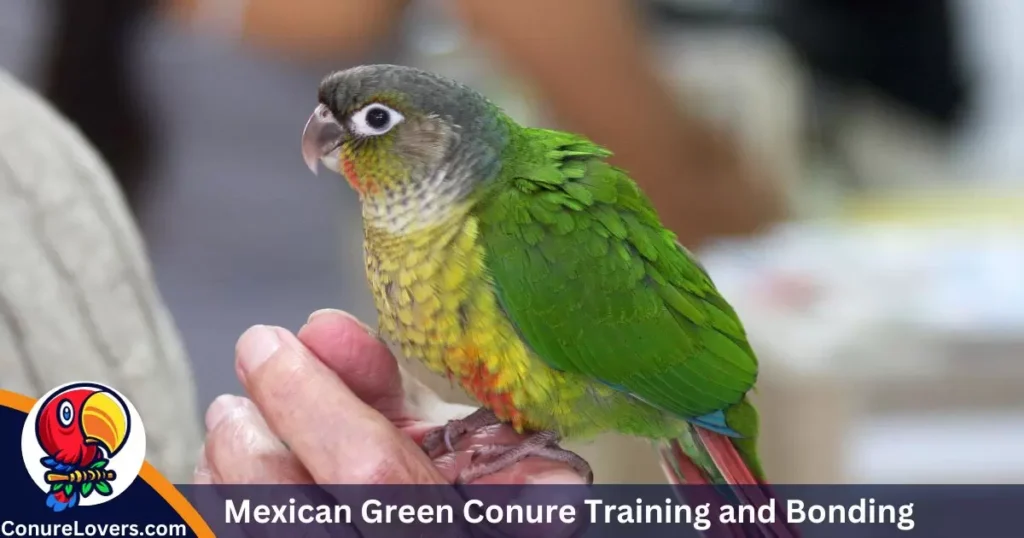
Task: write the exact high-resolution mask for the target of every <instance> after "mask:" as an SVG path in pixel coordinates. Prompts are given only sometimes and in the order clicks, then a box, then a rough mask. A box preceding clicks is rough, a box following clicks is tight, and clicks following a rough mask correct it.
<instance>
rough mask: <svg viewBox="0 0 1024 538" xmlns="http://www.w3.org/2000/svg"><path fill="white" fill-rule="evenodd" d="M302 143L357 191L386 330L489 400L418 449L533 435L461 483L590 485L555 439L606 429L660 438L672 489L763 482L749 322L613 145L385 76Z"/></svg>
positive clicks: (389, 70) (323, 104) (407, 72)
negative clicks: (578, 481)
mask: <svg viewBox="0 0 1024 538" xmlns="http://www.w3.org/2000/svg"><path fill="white" fill-rule="evenodd" d="M595 113H600V111H595ZM302 148H303V156H304V158H305V160H306V163H307V165H309V167H310V168H311V169H312V170H313V172H314V173H315V172H316V170H317V164H318V162H323V163H324V164H325V165H326V166H327V167H329V168H330V169H332V170H334V171H336V172H338V173H340V174H342V175H344V177H345V178H346V179H347V180H348V182H349V183H350V184H351V185H352V187H353V188H354V189H355V190H356V191H357V192H358V193H359V196H360V199H361V201H362V215H363V224H364V235H365V237H364V244H365V259H366V274H367V277H368V279H369V283H370V287H371V289H372V291H373V294H374V297H375V300H376V306H377V310H378V314H379V326H380V333H381V336H382V337H383V338H385V339H386V340H388V341H389V342H391V343H392V344H394V345H396V346H397V347H399V348H400V349H401V351H402V353H403V354H404V355H405V356H406V357H408V358H410V359H416V360H419V361H422V362H423V363H425V364H426V365H427V366H428V367H429V368H430V369H432V370H433V371H435V372H437V373H440V374H443V375H445V376H448V377H449V378H451V379H452V380H454V381H455V382H457V383H459V384H460V385H461V386H462V387H463V388H464V389H465V390H466V391H467V392H468V393H469V394H470V395H472V396H473V397H474V398H475V399H476V400H477V401H479V402H480V404H481V405H482V408H481V410H480V411H477V412H476V413H473V414H472V415H470V416H469V417H467V418H465V419H462V420H457V421H453V422H451V423H449V424H448V425H447V426H445V427H443V428H440V429H438V430H437V431H436V432H433V433H432V434H431V435H428V436H427V438H426V440H425V441H424V446H425V448H426V449H428V451H431V452H436V451H437V450H438V449H444V448H446V447H447V448H448V449H450V447H451V442H452V441H453V439H455V438H457V437H459V436H461V435H465V434H466V433H468V432H470V431H473V430H475V429H477V428H480V427H483V426H485V425H490V424H495V423H498V422H505V423H509V424H511V425H512V426H513V427H515V428H516V429H517V430H519V431H521V432H531V433H530V436H529V437H527V438H526V440H525V441H524V442H523V443H522V444H520V445H516V446H501V447H488V448H486V449H484V450H483V451H482V456H484V457H482V458H477V463H476V464H475V465H473V466H471V467H469V468H468V469H466V471H465V472H464V473H463V475H462V476H461V477H460V480H462V481H471V480H473V479H475V478H478V477H479V476H482V475H485V474H489V473H492V472H495V471H497V470H499V469H501V468H504V467H506V466H508V465H511V464H514V463H516V462H517V461H519V460H521V459H522V458H525V457H527V456H542V457H548V458H552V459H558V460H560V461H563V462H566V463H568V464H570V465H573V466H574V467H575V468H577V469H578V470H580V472H581V473H584V474H585V475H588V476H589V475H590V470H589V466H588V465H587V464H586V462H585V461H583V460H582V459H581V458H580V457H579V456H578V455H576V454H573V453H571V452H568V451H565V450H563V449H561V448H559V446H558V445H557V442H558V441H559V440H561V439H566V438H571V439H576V438H585V437H589V436H593V435H596V434H599V433H603V432H611V431H614V432H620V433H624V434H628V435H633V436H638V437H644V438H647V439H651V440H653V441H655V442H656V443H658V444H659V446H660V447H661V453H662V456H663V459H664V467H665V468H666V471H667V473H668V474H669V476H670V478H672V479H673V480H674V481H675V482H678V483H689V484H701V483H716V484H729V485H733V486H736V485H742V484H763V483H764V481H765V480H764V473H763V471H762V469H761V464H760V462H759V461H758V456H757V436H758V416H757V412H756V410H755V409H754V406H753V405H751V403H750V401H749V400H748V399H747V393H748V392H749V391H750V390H751V388H753V386H754V383H755V381H756V379H757V372H758V365H757V358H756V357H755V355H754V352H753V351H752V350H751V348H750V345H749V344H748V343H747V338H746V334H745V332H744V329H743V327H742V325H741V323H740V321H739V319H737V316H736V314H735V312H734V311H733V309H732V308H731V307H730V306H729V304H728V303H727V302H726V301H725V299H723V298H722V296H721V295H720V294H719V292H718V291H717V290H716V289H715V286H714V284H713V283H712V281H711V279H710V278H709V277H708V275H707V273H706V272H705V271H704V269H703V268H702V267H701V265H700V264H699V263H698V262H697V261H696V260H695V259H694V258H693V256H692V255H691V254H690V253H689V252H688V251H687V250H686V249H685V248H683V247H682V246H681V245H679V244H678V243H677V241H676V236H675V235H674V234H673V233H672V232H670V231H669V230H667V229H665V227H664V226H663V225H662V224H661V221H660V220H659V218H658V215H657V214H656V213H655V211H654V209H653V208H652V206H651V203H650V201H649V200H648V198H647V197H646V196H645V195H644V194H643V193H642V192H641V191H640V189H639V188H638V187H637V185H636V183H634V182H633V180H631V179H630V177H629V175H628V174H627V173H626V172H625V171H623V170H621V169H619V168H616V167H615V166H612V165H610V164H609V163H608V162H607V158H608V156H609V155H610V154H611V153H610V152H609V151H608V150H606V149H604V148H602V147H600V146H598V145H596V144H594V143H593V142H591V141H589V140H587V139H586V138H584V137H582V136H579V135H575V134H571V133H566V132H559V131H554V130H547V129H535V128H530V127H524V126H522V125H519V124H518V123H516V122H515V121H514V120H513V119H511V118H510V117H508V116H507V115H506V114H505V113H504V112H503V111H502V110H501V109H499V108H498V107H497V106H495V105H494V104H492V103H491V102H490V101H488V100H487V99H486V98H485V97H484V96H482V95H480V94H479V93H477V92H476V91H474V90H472V89H470V88H468V87H466V86H464V85H461V84H458V83H456V82H454V81H451V80H447V79H445V78H442V77H440V76H437V75H434V74H431V73H427V72H424V71H420V70H417V69H413V68H409V67H400V66H391V65H374V66H362V67H357V68H353V69H349V70H346V71H341V72H337V73H334V74H332V75H330V76H328V77H327V78H326V79H324V80H323V82H322V83H321V85H320V88H319V106H317V108H316V110H315V111H314V112H313V115H312V116H311V117H310V119H309V121H308V123H307V124H306V130H305V132H304V133H303V141H302ZM753 489H755V490H757V491H758V492H764V491H766V490H762V489H761V488H760V487H754V488H753ZM725 491H733V492H734V494H735V495H736V496H737V497H741V498H750V497H751V494H750V488H740V487H734V488H732V490H729V489H728V488H727V489H726V490H725ZM758 495H760V493H758V494H756V495H754V496H758ZM755 500H756V499H755ZM780 529H782V530H772V531H771V532H773V533H778V534H777V535H788V534H787V533H786V531H785V529H784V528H782V527H780ZM765 532H768V530H767V529H765ZM771 535H776V534H771Z"/></svg>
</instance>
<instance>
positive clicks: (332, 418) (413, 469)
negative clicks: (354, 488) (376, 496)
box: [236, 326, 443, 484]
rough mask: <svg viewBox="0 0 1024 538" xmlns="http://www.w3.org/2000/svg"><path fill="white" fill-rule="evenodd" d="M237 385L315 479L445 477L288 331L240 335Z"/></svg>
mask: <svg viewBox="0 0 1024 538" xmlns="http://www.w3.org/2000/svg"><path fill="white" fill-rule="evenodd" d="M236 359H237V361H238V370H239V373H240V377H241V381H242V384H243V385H244V386H245V388H246V390H247V392H248V393H249V396H250V397H251V399H252V401H253V402H254V403H255V404H256V406H257V407H259V409H260V412H261V414H262V415H263V417H264V418H265V419H266V421H267V424H268V425H269V426H270V428H271V429H272V430H273V431H274V433H275V434H277V436H278V437H279V438H280V439H281V440H282V441H284V442H285V443H286V444H287V445H288V447H289V448H290V449H291V450H292V452H293V453H294V454H295V455H296V457H298V458H299V460H300V461H301V462H302V463H303V465H304V466H305V467H306V468H307V469H308V470H309V472H310V474H311V475H312V476H313V478H314V479H315V480H316V481H317V483H320V484H375V483H399V484H417V483H426V484H431V483H432V484H438V483H443V479H442V477H441V476H440V475H439V474H438V473H437V471H436V470H435V469H434V467H433V466H432V465H431V464H430V461H429V460H428V459H427V458H426V456H425V455H423V453H422V452H421V451H420V450H419V449H418V448H417V447H416V446H415V445H413V444H412V442H411V441H410V440H409V439H408V438H406V437H405V436H403V435H401V433H400V432H398V430H396V429H395V428H394V426H392V425H391V423H390V422H388V421H387V419H385V418H384V417H383V416H382V415H381V414H380V413H378V412H377V411H376V410H374V409H373V408H371V407H369V406H368V405H366V403H364V402H363V401H362V400H360V399H359V397H358V396H356V395H355V394H354V393H353V392H352V391H351V390H350V389H349V388H348V387H347V386H346V385H345V383H344V382H342V381H341V380H340V379H339V378H338V376H336V375H334V373H333V372H331V371H330V369H328V368H327V366H325V365H324V364H323V363H322V362H320V361H319V360H318V359H317V358H316V357H315V356H314V355H313V354H312V353H311V352H310V351H309V349H307V348H306V346H304V345H303V344H302V343H301V342H299V340H298V339H297V338H296V337H295V336H294V335H293V334H291V333H290V332H288V331H286V330H284V329H282V328H280V327H266V326H256V327H253V328H250V329H249V330H248V331H246V332H245V333H244V334H243V335H242V337H241V338H240V339H239V340H238V344H237V346H236Z"/></svg>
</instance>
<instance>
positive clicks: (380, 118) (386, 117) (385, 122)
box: [350, 103, 405, 136]
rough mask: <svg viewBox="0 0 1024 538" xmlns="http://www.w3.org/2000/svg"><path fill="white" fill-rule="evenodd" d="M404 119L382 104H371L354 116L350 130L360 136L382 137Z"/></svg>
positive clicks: (395, 111)
mask: <svg viewBox="0 0 1024 538" xmlns="http://www.w3.org/2000/svg"><path fill="white" fill-rule="evenodd" d="M404 119H405V117H404V116H402V114H401V113H399V112H398V111H397V110H394V109H391V108H388V107H387V106H384V105H382V104H380V103H371V104H369V105H366V106H365V107H363V108H361V109H359V110H357V111H356V112H355V113H353V114H352V118H351V120H350V128H351V129H352V132H354V133H355V134H357V135H360V136H380V135H382V134H384V133H386V132H388V131H390V130H391V129H393V128H394V127H395V125H398V124H399V123H401V122H402V120H404Z"/></svg>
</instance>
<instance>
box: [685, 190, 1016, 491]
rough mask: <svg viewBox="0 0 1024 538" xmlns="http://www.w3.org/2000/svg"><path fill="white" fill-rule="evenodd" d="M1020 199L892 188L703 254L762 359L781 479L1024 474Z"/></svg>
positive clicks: (766, 446) (768, 430)
mask: <svg viewBox="0 0 1024 538" xmlns="http://www.w3.org/2000/svg"><path fill="white" fill-rule="evenodd" d="M1022 209H1024V193H1022V192H1019V191H1015V190H1012V189H1006V188H1002V189H994V188H955V189H951V188H945V189H941V190H940V189H931V190H917V191H911V192H891V193H888V194H886V195H884V196H876V197H861V198H856V199H848V200H846V201H845V202H844V203H843V204H842V207H841V210H840V212H839V213H840V215H841V216H840V217H839V218H836V219H832V220H829V221H817V222H802V223H794V224H790V225H786V226H783V227H780V228H779V229H777V230H775V231H773V232H772V233H770V234H767V235H766V236H764V237H761V238H759V239H757V240H754V241H748V242H738V243H732V244H728V245H720V246H719V247H717V248H716V249H710V250H709V251H708V252H705V253H703V259H704V261H705V264H706V265H707V266H708V268H709V271H710V272H711V274H712V275H713V276H714V278H715V281H716V282H717V284H718V285H719V287H720V288H721V289H722V291H723V293H724V294H725V295H726V296H727V298H729V299H730V300H731V302H732V303H733V304H734V305H735V307H736V309H737V311H738V312H739V313H740V316H741V318H742V319H743V320H744V323H745V325H746V327H747V329H748V331H749V333H750V336H751V341H752V343H753V345H754V347H755V349H756V350H758V352H759V355H760V357H761V359H762V369H763V371H764V372H765V374H764V380H763V381H762V383H761V385H762V388H761V391H760V394H759V395H760V401H761V408H762V419H763V420H764V422H765V426H764V430H765V433H764V437H765V441H764V443H763V447H762V451H763V453H764V459H765V465H766V467H767V468H768V469H770V470H772V471H774V472H773V475H774V477H775V479H776V480H777V481H780V482H834V481H842V482H851V481H852V482H958V481H960V482H974V483H978V482H1006V481H1010V482H1013V481H1017V480H1021V479H1024V464H1022V463H1021V461H1020V458H1019V457H1017V456H1015V455H1014V454H1015V453H1016V450H1013V449H1012V448H1011V447H1019V446H1020V443H1021V442H1022V440H1024V439H1022V437H1024V436H1022V435H1020V434H1017V433H1015V432H1019V431H1024V428H1021V425H1022V424H1024V398H1022V397H1021V396H1020V390H1019V387H1020V386H1022V383H1024V278H1021V275H1024V227H1022V226H1021V225H1020V220H1021V218H1024V211H1022ZM1003 454H1005V456H1004V455H1003Z"/></svg>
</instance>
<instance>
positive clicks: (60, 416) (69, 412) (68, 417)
mask: <svg viewBox="0 0 1024 538" xmlns="http://www.w3.org/2000/svg"><path fill="white" fill-rule="evenodd" d="M73 420H75V408H74V406H72V405H71V402H69V401H67V400H64V401H63V402H61V403H60V405H59V406H57V421H58V422H60V425H61V426H64V427H65V428H66V427H68V426H70V425H71V422H72V421H73Z"/></svg>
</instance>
